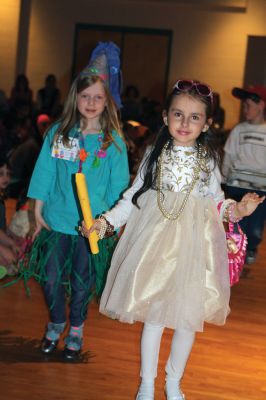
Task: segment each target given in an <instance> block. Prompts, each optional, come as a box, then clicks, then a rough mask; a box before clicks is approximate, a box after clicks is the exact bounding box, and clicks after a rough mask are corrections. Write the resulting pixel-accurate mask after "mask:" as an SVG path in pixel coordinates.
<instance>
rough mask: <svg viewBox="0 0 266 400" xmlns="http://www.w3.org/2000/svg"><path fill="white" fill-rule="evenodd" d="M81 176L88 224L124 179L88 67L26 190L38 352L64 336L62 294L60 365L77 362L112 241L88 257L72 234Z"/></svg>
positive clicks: (99, 84) (119, 141) (119, 143)
mask: <svg viewBox="0 0 266 400" xmlns="http://www.w3.org/2000/svg"><path fill="white" fill-rule="evenodd" d="M81 154H82V155H83V157H80V155H81ZM84 154H85V157H84ZM81 169H82V172H83V173H84V174H85V176H86V181H87V184H88V191H89V197H90V203H91V208H92V214H93V217H96V216H98V215H100V214H101V213H103V212H104V211H106V210H108V209H109V208H110V207H112V206H113V205H114V204H115V203H116V202H117V200H118V199H119V198H120V196H121V194H122V192H123V191H124V190H125V189H126V187H127V186H128V183H129V172H128V161H127V150H126V145H125V142H124V139H123V137H122V134H121V131H120V124H119V120H118V116H117V108H116V105H115V103H114V100H113V98H112V96H111V94H110V92H109V90H108V87H107V83H106V81H105V79H104V76H103V77H101V76H100V74H98V75H97V70H96V69H95V68H93V69H91V70H88V69H87V70H85V72H83V73H81V74H80V75H79V76H78V77H77V78H76V80H75V81H74V83H73V85H72V87H71V89H70V92H69V95H68V98H67V100H66V103H65V107H64V110H63V114H62V117H61V119H60V120H59V122H58V123H55V124H54V125H53V126H52V127H51V128H50V130H49V131H48V133H47V135H46V138H45V141H44V144H43V147H42V150H41V153H40V156H39V158H38V160H37V163H36V166H35V169H34V172H33V175H32V179H31V183H30V187H29V191H28V196H29V197H30V198H33V199H35V200H36V202H35V218H36V231H35V234H34V237H35V241H34V246H33V249H32V252H31V257H30V262H29V270H30V275H31V274H33V275H34V276H35V277H36V278H37V280H38V281H39V282H40V283H41V285H42V287H43V289H44V295H45V299H46V302H47V305H48V307H49V310H50V322H49V323H48V326H47V330H46V333H45V335H44V338H43V340H42V344H41V350H42V352H44V353H46V354H49V353H52V352H53V351H54V350H55V349H56V347H57V344H58V341H59V338H60V334H61V333H63V331H64V329H65V326H66V305H65V298H66V290H67V293H69V295H70V329H69V332H68V335H67V337H66V339H65V343H66V345H65V348H64V352H63V355H64V357H65V359H67V360H75V359H77V358H78V357H79V353H80V350H81V347H82V330H83V324H84V320H85V318H86V312H87V305H88V303H89V301H90V299H91V297H92V295H93V293H95V292H96V293H97V294H98V295H99V294H101V291H102V289H103V285H104V282H105V277H106V274H107V270H108V267H109V261H110V258H111V254H112V251H113V249H114V245H115V242H116V239H115V237H114V236H113V237H109V238H106V239H104V240H101V241H99V248H100V252H99V254H98V255H92V254H91V252H90V249H89V246H88V241H87V239H86V238H84V237H82V236H81V235H79V230H78V226H79V224H80V221H81V220H82V215H81V210H80V207H79V202H78V199H77V194H76V188H75V183H74V177H75V173H77V172H78V171H79V170H81Z"/></svg>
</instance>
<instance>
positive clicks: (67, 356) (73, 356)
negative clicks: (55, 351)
mask: <svg viewBox="0 0 266 400" xmlns="http://www.w3.org/2000/svg"><path fill="white" fill-rule="evenodd" d="M63 358H64V360H65V361H72V362H75V361H79V360H80V349H79V350H71V349H69V348H68V347H65V348H64V350H63Z"/></svg>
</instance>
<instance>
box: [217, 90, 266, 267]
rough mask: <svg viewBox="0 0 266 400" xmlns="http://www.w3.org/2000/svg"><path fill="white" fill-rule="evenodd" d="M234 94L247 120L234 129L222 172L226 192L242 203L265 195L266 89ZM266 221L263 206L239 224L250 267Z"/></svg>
mask: <svg viewBox="0 0 266 400" xmlns="http://www.w3.org/2000/svg"><path fill="white" fill-rule="evenodd" d="M232 94H233V96H234V97H236V98H238V99H240V100H241V101H243V114H244V116H245V121H244V122H241V123H239V124H238V125H236V126H235V127H234V128H233V130H232V131H231V133H230V135H229V137H228V139H227V141H226V144H225V147H224V152H225V153H224V160H223V168H222V172H223V175H224V177H225V181H226V185H227V187H226V192H227V193H228V195H229V196H230V197H231V198H234V199H235V200H238V201H239V200H240V199H241V198H242V197H243V195H244V194H245V193H247V192H251V191H252V192H254V191H256V193H258V194H259V195H265V192H266V118H265V108H266V88H265V87H262V86H254V87H249V88H248V89H240V88H234V89H233V90H232ZM265 218H266V204H265V203H263V204H262V205H261V207H260V208H258V209H257V210H256V211H255V212H254V213H253V214H252V216H251V217H249V218H244V219H243V220H242V221H241V222H240V225H241V227H242V229H243V230H244V232H245V233H246V235H247V238H248V246H247V256H246V263H247V264H252V263H253V262H255V260H256V254H257V247H258V245H259V243H260V242H261V240H262V235H263V229H264V222H265Z"/></svg>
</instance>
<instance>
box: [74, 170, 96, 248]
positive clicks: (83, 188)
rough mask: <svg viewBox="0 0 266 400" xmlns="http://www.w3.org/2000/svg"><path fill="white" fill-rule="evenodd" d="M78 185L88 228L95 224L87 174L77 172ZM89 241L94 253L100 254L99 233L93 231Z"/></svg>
mask: <svg viewBox="0 0 266 400" xmlns="http://www.w3.org/2000/svg"><path fill="white" fill-rule="evenodd" d="M75 177H76V185H77V193H78V198H79V202H80V206H81V210H82V214H83V218H84V221H85V224H86V227H87V228H90V227H91V226H92V224H93V222H94V221H93V217H92V213H91V206H90V199H89V194H88V189H87V184H86V178H85V175H84V174H82V173H81V172H78V173H77V174H76V176H75ZM88 240H89V243H90V249H91V252H92V254H98V253H99V247H98V240H99V238H98V235H97V233H96V232H95V231H93V232H92V233H91V234H90V235H89V237H88Z"/></svg>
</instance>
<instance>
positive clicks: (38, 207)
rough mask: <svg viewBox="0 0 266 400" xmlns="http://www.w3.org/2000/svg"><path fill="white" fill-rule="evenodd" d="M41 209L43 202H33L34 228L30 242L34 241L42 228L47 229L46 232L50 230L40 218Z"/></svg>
mask: <svg viewBox="0 0 266 400" xmlns="http://www.w3.org/2000/svg"><path fill="white" fill-rule="evenodd" d="M42 208H43V201H41V200H36V201H35V224H36V228H35V231H34V233H33V235H32V240H35V238H36V236H38V234H39V233H40V231H41V230H42V228H45V229H47V230H48V231H50V230H51V228H50V226H48V225H47V223H46V222H45V220H44V219H43V217H42V213H41V212H42Z"/></svg>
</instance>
